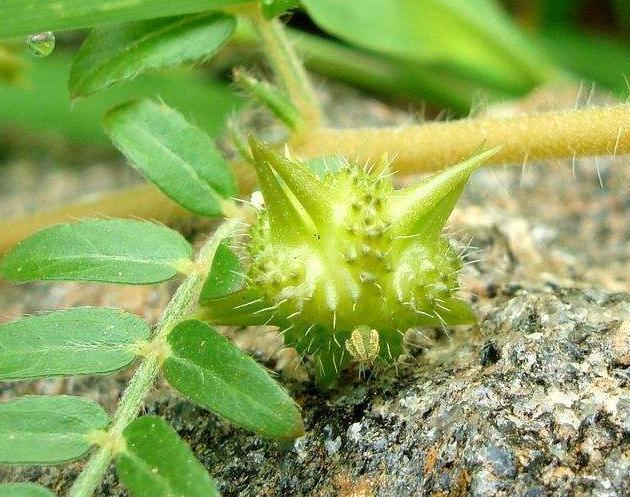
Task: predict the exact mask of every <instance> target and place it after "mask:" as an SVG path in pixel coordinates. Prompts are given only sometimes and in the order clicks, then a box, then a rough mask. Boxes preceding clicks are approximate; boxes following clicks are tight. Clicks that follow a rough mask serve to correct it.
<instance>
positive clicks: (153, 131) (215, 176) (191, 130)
mask: <svg viewBox="0 0 630 497" xmlns="http://www.w3.org/2000/svg"><path fill="white" fill-rule="evenodd" d="M105 129H106V131H107V133H108V134H109V136H110V138H111V139H112V141H113V142H114V145H116V147H117V148H118V149H119V150H120V151H121V152H122V153H123V154H125V156H126V157H127V158H128V159H129V160H130V161H131V163H132V164H133V165H134V167H135V168H136V169H138V170H139V171H140V172H142V173H143V174H144V175H145V176H147V178H149V179H150V180H151V181H152V182H153V183H155V184H156V185H157V186H158V188H160V190H162V191H163V192H164V193H165V194H166V195H168V196H169V197H170V198H172V199H173V200H175V201H176V202H178V203H179V204H181V205H182V206H184V207H185V208H186V209H188V210H190V211H192V212H195V213H197V214H201V215H203V216H208V217H216V216H220V215H221V214H222V213H223V209H222V201H223V198H225V197H232V196H235V195H236V192H237V189H236V179H235V178H234V175H233V174H232V171H231V170H230V166H229V165H228V163H227V162H226V160H225V159H224V158H223V157H222V156H221V154H220V153H219V151H218V150H217V149H216V147H215V146H214V144H213V143H212V140H211V139H210V138H209V137H208V136H207V135H206V134H205V133H203V132H202V131H200V130H199V129H198V128H196V127H194V126H192V125H191V124H190V123H188V122H187V121H186V120H185V119H184V118H183V117H182V116H181V115H180V114H179V113H177V112H176V111H175V110H173V109H171V108H169V107H167V106H166V105H164V104H158V103H155V102H151V101H150V100H142V101H138V102H130V103H128V104H125V105H122V106H121V107H118V108H116V109H114V110H112V111H111V112H110V113H109V114H107V116H106V117H105Z"/></svg>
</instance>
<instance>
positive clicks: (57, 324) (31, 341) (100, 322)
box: [0, 307, 150, 380]
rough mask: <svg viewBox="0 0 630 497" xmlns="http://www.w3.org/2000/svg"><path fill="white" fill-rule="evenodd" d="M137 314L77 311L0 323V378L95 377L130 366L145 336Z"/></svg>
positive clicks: (91, 309)
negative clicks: (90, 375)
mask: <svg viewBox="0 0 630 497" xmlns="http://www.w3.org/2000/svg"><path fill="white" fill-rule="evenodd" d="M149 333H150V328H149V325H148V324H147V323H146V322H145V321H144V320H143V319H141V318H139V317H138V316H134V315H132V314H127V313H125V312H122V311H119V310H116V309H102V308H89V307H84V308H76V309H66V310H61V311H54V312H50V313H46V314H41V315H38V316H28V317H25V318H22V319H20V320H18V321H14V322H12V323H6V324H3V325H0V380H23V379H29V378H42V377H49V376H57V375H77V374H100V373H109V372H112V371H116V370H118V369H121V368H123V367H125V366H127V365H128V364H130V363H131V362H132V361H133V360H134V358H135V354H134V353H133V352H132V347H133V345H134V343H135V342H137V341H138V340H142V339H145V338H147V337H148V336H149Z"/></svg>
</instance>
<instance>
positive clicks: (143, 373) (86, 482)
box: [68, 219, 240, 497]
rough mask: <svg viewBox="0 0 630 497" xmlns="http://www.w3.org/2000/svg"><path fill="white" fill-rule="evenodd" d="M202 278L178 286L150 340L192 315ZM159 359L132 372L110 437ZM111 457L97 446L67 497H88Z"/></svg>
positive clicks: (210, 251) (221, 233) (135, 406)
mask: <svg viewBox="0 0 630 497" xmlns="http://www.w3.org/2000/svg"><path fill="white" fill-rule="evenodd" d="M239 224H240V221H239V220H238V219H232V220H229V221H226V222H225V223H223V224H222V225H221V226H219V228H218V229H217V230H216V232H215V233H214V235H213V236H212V237H210V238H209V239H208V241H206V243H205V244H204V245H203V247H202V248H201V250H200V252H199V255H198V256H197V259H196V263H197V265H198V266H199V267H210V263H211V261H212V259H213V257H214V254H215V252H216V250H217V247H218V245H219V243H220V242H221V240H223V239H225V238H226V237H229V236H230V234H231V233H233V232H234V230H235V229H236V228H237V227H238V225H239ZM205 276H206V273H204V272H197V271H195V272H193V273H192V274H190V275H189V276H188V277H187V278H186V279H185V280H184V282H183V283H182V284H181V285H180V286H179V288H178V289H177V291H176V292H175V295H173V298H172V299H171V301H170V302H169V304H168V305H167V307H166V309H165V310H164V313H163V315H162V319H161V320H160V322H159V324H158V325H157V328H156V330H155V333H154V334H153V338H152V341H158V340H159V341H164V340H165V339H166V337H167V336H168V334H169V332H170V331H171V330H172V329H173V327H174V326H175V325H176V324H177V323H178V322H180V321H182V320H183V319H186V318H187V317H189V316H191V315H192V313H193V311H194V309H195V307H196V305H197V301H198V300H199V294H200V292H201V288H202V286H203V283H204V279H205ZM162 359H163V358H162V357H161V354H160V347H156V348H155V351H154V353H150V354H149V355H147V356H146V357H145V359H144V360H143V361H142V363H141V364H140V366H139V367H138V369H137V370H136V372H135V374H134V375H133V377H132V379H131V381H130V382H129V385H128V386H127V389H126V390H125V393H124V394H123V396H122V398H121V399H120V402H119V404H118V407H117V409H116V412H115V414H114V416H113V421H112V424H111V427H110V429H109V430H108V432H109V433H110V434H112V436H114V437H116V436H120V434H122V432H123V430H124V429H125V428H126V426H127V425H128V424H129V423H131V421H133V420H134V419H135V418H136V417H137V416H138V413H139V412H140V409H141V408H142V405H143V404H144V399H145V397H146V396H147V394H148V392H149V391H150V390H151V388H152V387H153V383H154V382H155V378H156V377H157V375H158V373H159V371H160V368H161V365H162ZM113 457H114V453H113V451H112V449H111V444H106V445H104V446H101V447H100V448H99V449H98V450H97V451H96V453H94V455H93V456H92V457H91V458H90V460H89V461H88V463H87V464H86V466H85V467H84V468H83V471H82V472H81V474H80V475H79V477H78V478H77V479H76V480H75V482H74V484H73V485H72V488H71V489H70V491H69V493H68V497H90V496H91V495H92V494H93V493H94V491H95V490H96V488H97V487H98V485H99V484H100V482H101V481H102V479H103V475H104V474H105V472H106V471H107V468H108V467H109V464H110V463H111V460H112V458H113Z"/></svg>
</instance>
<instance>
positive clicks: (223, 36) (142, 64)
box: [70, 13, 236, 97]
mask: <svg viewBox="0 0 630 497" xmlns="http://www.w3.org/2000/svg"><path fill="white" fill-rule="evenodd" d="M235 27H236V19H235V17H234V16H230V15H225V14H220V13H210V14H207V13H204V14H196V15H191V16H184V17H171V18H166V19H153V20H150V21H140V22H135V23H128V24H123V25H121V26H116V27H110V28H102V29H96V30H94V31H92V33H90V35H89V36H88V38H87V39H86V40H85V42H84V43H83V46H82V47H81V49H80V50H79V51H78V52H77V55H76V57H75V59H74V62H73V64H72V70H71V72H70V93H71V94H72V96H73V97H82V96H86V95H90V94H92V93H96V92H98V91H100V90H104V89H105V88H108V87H109V86H111V85H113V84H114V83H117V82H119V81H124V80H129V79H133V78H135V77H136V76H138V75H139V74H142V73H143V72H145V71H147V70H152V69H165V68H170V67H174V66H178V65H181V64H184V63H190V62H198V61H204V60H207V59H209V58H210V57H212V56H213V55H214V54H215V53H216V52H217V50H218V49H219V48H220V47H222V46H223V45H224V44H225V43H226V42H227V41H228V40H229V39H230V37H231V36H232V33H233V32H234V29H235Z"/></svg>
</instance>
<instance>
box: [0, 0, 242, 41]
mask: <svg viewBox="0 0 630 497" xmlns="http://www.w3.org/2000/svg"><path fill="white" fill-rule="evenodd" d="M250 1H251V0H177V1H173V0H131V1H130V0H55V1H44V2H43V1H42V0H2V2H0V19H6V20H8V19H10V20H11V22H2V23H0V38H10V37H14V36H26V35H28V34H31V33H36V32H39V31H56V30H64V29H80V28H90V27H93V26H99V25H103V24H115V23H120V22H128V21H139V20H142V19H155V18H157V17H169V16H177V15H182V14H193V13H195V12H206V11H209V10H216V9H223V8H225V7H229V6H231V5H238V4H242V3H247V2H250Z"/></svg>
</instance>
